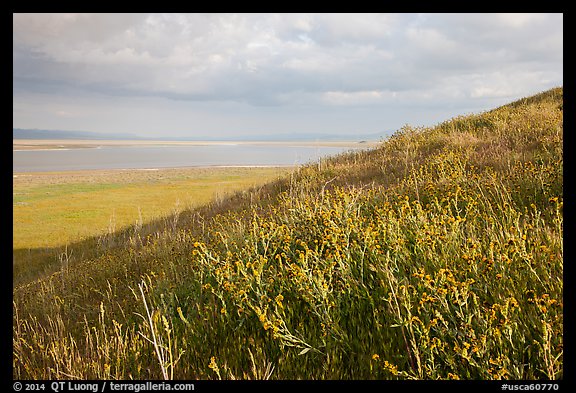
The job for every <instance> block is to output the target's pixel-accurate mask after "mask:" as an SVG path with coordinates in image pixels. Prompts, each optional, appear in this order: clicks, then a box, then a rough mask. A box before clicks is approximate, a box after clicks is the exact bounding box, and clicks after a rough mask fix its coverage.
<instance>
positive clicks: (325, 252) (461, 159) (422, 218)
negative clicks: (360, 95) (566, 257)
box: [13, 88, 563, 379]
mask: <svg viewBox="0 0 576 393" xmlns="http://www.w3.org/2000/svg"><path fill="white" fill-rule="evenodd" d="M562 95H563V91H562V88H557V89H553V90H550V91H547V92H544V93H541V94H539V95H537V96H534V97H530V98H527V99H524V100H520V101H517V102H515V103H512V104H510V105H506V106H503V107H500V108H497V109H494V110H492V111H489V112H486V113H482V114H478V115H471V116H463V117H459V118H455V119H452V120H450V121H447V122H445V123H442V124H439V125H438V126H436V127H433V128H429V129H428V128H427V129H420V128H412V127H408V126H407V127H404V128H403V129H401V130H399V131H398V132H397V133H396V134H395V135H393V136H392V137H391V138H390V139H389V140H387V141H385V142H384V143H383V144H382V146H381V147H380V148H378V149H375V150H371V151H365V152H356V153H350V154H344V155H341V156H338V157H334V158H333V159H330V160H326V161H324V162H321V163H319V164H318V165H310V166H307V167H302V168H300V169H299V170H297V171H295V172H294V173H293V174H292V175H291V176H290V177H288V178H286V179H283V180H282V181H279V182H276V183H273V184H268V185H267V186H266V187H263V188H260V189H257V190H248V191H245V192H243V193H238V194H237V195H235V196H234V197H231V198H230V199H228V200H226V201H219V202H215V203H213V204H212V205H209V206H206V207H205V208H203V209H198V210H195V211H190V212H187V213H185V214H181V215H179V216H177V217H174V218H173V219H172V220H170V221H167V222H163V223H152V224H150V225H148V226H144V227H142V228H134V229H132V230H129V231H126V232H124V233H122V234H118V235H117V236H116V237H115V238H114V239H102V241H100V242H99V244H101V245H106V244H110V245H111V246H110V247H108V248H107V247H105V246H102V248H101V249H99V250H98V252H96V253H94V256H91V257H90V258H86V259H81V260H73V259H71V258H68V256H69V254H63V255H62V258H61V262H62V267H61V269H60V270H59V271H58V272H57V273H54V274H52V275H50V276H47V277H40V278H39V279H38V280H36V281H33V282H29V283H28V284H25V285H21V286H18V287H17V288H15V289H14V322H13V326H14V340H13V345H14V352H13V366H14V369H13V376H14V378H18V379H36V378H41V379H66V378H82V379H92V378H111V379H114V378H119V379H131V378H134V379H156V378H176V379H206V378H209V379H211V378H215V379H216V378H241V379H244V378H249V379H260V378H273V379H299V378H302V379H374V378H379V379H380V378H384V379H387V378H390V379H396V378H400V379H405V378H408V379H438V378H440V379H444V378H447V379H450V378H460V379H501V378H504V379H541V378H544V379H546V378H549V379H555V378H562V376H563V349H562V348H563V331H562V324H563V300H562V296H563V280H562V276H563V243H562V235H563V217H562V203H563V202H562V201H563V198H562V193H563V172H562V164H563V153H562V143H563V135H562V134H563V120H562V119H563V112H562V111H563V109H562ZM114 244H115V245H116V246H113V245H114ZM75 255H78V254H75Z"/></svg>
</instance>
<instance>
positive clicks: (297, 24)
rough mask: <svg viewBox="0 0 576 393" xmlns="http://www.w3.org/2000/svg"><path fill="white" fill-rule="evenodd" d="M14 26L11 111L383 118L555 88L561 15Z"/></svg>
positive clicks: (108, 18)
mask: <svg viewBox="0 0 576 393" xmlns="http://www.w3.org/2000/svg"><path fill="white" fill-rule="evenodd" d="M13 22H14V23H13V69H14V73H13V80H14V101H15V102H16V101H18V100H20V99H21V97H24V96H28V97H30V96H32V95H38V94H48V93H51V94H53V95H58V96H62V97H74V96H80V95H83V96H90V95H103V96H107V95H109V96H111V97H123V101H126V100H128V99H130V98H138V97H156V98H157V99H160V100H169V101H171V100H177V101H190V103H191V105H192V104H193V103H194V102H196V103H199V102H211V103H213V104H214V105H217V103H221V104H222V105H223V104H224V103H230V102H235V103H237V105H238V106H239V107H244V105H248V106H255V107H269V106H280V107H293V108H298V107H300V108H302V107H304V106H316V107H318V108H319V109H318V111H328V110H329V108H333V110H336V111H342V110H343V108H346V107H366V108H372V109H374V108H375V107H377V108H380V110H381V111H390V112H391V113H394V112H395V111H396V112H398V110H397V109H396V110H395V109H394V108H398V106H399V105H404V107H407V106H409V107H413V108H416V110H417V108H418V105H428V106H429V105H430V104H431V103H432V104H433V106H435V107H438V106H440V107H441V106H442V105H445V106H447V107H450V106H454V110H458V109H459V107H460V108H462V109H464V108H474V107H479V105H489V104H490V103H496V101H498V100H501V99H504V98H510V99H511V98H515V97H518V96H522V95H527V94H531V93H535V92H538V91H541V90H543V89H546V88H549V87H552V86H556V85H559V84H562V61H563V57H562V56H563V55H562V51H563V15H562V14H527V15H522V14H521V15H515V14H503V15H500V14H391V15H390V14H255V15H254V14H14V16H13ZM490 100H492V101H490ZM495 100H496V101H495ZM458 102H460V103H461V104H458ZM498 103H500V102H498ZM458 105H460V106H459V107H458ZM178 107H179V108H181V106H178ZM22 108H24V107H22ZM320 108H322V110H320ZM22 110H24V109H22ZM65 112H66V111H63V112H62V113H65ZM286 112H289V111H286ZM214 113H216V112H214ZM279 116H280V115H279ZM432 117H433V116H432ZM374 118H375V119H378V120H381V116H376V117H374ZM430 118H431V117H430ZM16 120H18V118H17V117H15V122H16ZM407 120H409V119H405V121H407ZM38 121H40V120H38ZM374 122H376V120H375V121H374ZM15 126H17V124H15ZM135 127H137V126H136V125H135ZM374 127H376V125H374Z"/></svg>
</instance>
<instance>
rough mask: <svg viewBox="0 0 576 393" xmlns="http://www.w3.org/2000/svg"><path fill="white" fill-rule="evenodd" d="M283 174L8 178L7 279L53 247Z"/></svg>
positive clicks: (166, 172)
mask: <svg viewBox="0 0 576 393" xmlns="http://www.w3.org/2000/svg"><path fill="white" fill-rule="evenodd" d="M288 171H290V168H281V167H275V168H266V167H261V168H259V167H252V168H242V167H236V168H233V167H230V168H171V169H158V170H139V169H132V170H99V171H67V172H38V173H15V174H14V177H13V249H14V254H13V255H14V267H15V277H16V278H17V279H18V278H19V276H21V275H23V274H24V271H27V273H32V272H33V271H35V269H34V267H33V266H40V265H44V264H43V263H40V264H39V261H44V260H46V259H48V260H52V261H53V260H54V259H57V256H58V255H59V253H60V249H61V248H62V247H65V246H68V245H71V244H72V243H75V242H78V241H81V240H86V239H90V238H94V237H97V236H102V235H104V234H110V233H113V232H116V231H120V230H122V229H125V228H127V227H128V226H131V225H140V226H141V225H143V224H145V223H149V222H151V221H154V220H160V219H162V218H165V217H168V216H173V215H174V214H178V213H180V212H182V211H183V210H187V209H191V208H194V207H199V206H202V205H205V204H207V203H208V202H210V201H212V200H215V199H222V198H224V197H225V196H226V195H228V194H230V193H232V192H236V191H239V190H245V189H247V188H250V187H255V186H259V185H260V186H261V185H263V184H265V183H266V182H268V181H271V180H275V179H277V178H278V177H279V176H281V175H283V174H285V173H287V172H288ZM39 255H43V257H38V256H39ZM31 266H32V269H30V267H31Z"/></svg>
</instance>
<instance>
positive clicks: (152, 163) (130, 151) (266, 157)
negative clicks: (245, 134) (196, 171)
mask: <svg viewBox="0 0 576 393" xmlns="http://www.w3.org/2000/svg"><path fill="white" fill-rule="evenodd" d="M352 149H353V148H352V147H327V146H297V145H288V144H287V145H257V144H254V145H250V144H218V145H202V146H199V145H182V146H174V145H154V146H101V147H97V148H78V149H54V150H22V151H13V156H12V157H13V160H12V162H13V165H12V169H13V172H51V171H72V170H88V169H130V168H140V169H142V168H171V167H199V166H236V165H238V166H260V165H269V166H276V165H277V166H283V165H301V164H306V163H309V162H317V161H318V159H320V158H322V157H326V156H330V155H335V154H339V153H342V152H345V151H349V150H352Z"/></svg>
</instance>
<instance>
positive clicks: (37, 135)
mask: <svg viewBox="0 0 576 393" xmlns="http://www.w3.org/2000/svg"><path fill="white" fill-rule="evenodd" d="M388 135H389V134H387V133H375V134H349V135H337V134H265V135H242V136H219V137H218V136H216V137H215V136H210V137H209V136H196V137H182V136H181V137H170V136H167V137H141V136H138V135H134V134H128V133H123V134H110V133H101V132H90V131H63V130H38V129H23V128H13V129H12V139H95V140H126V139H129V140H161V141H295V140H298V141H316V140H318V141H380V140H382V139H383V138H385V137H386V136H388Z"/></svg>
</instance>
